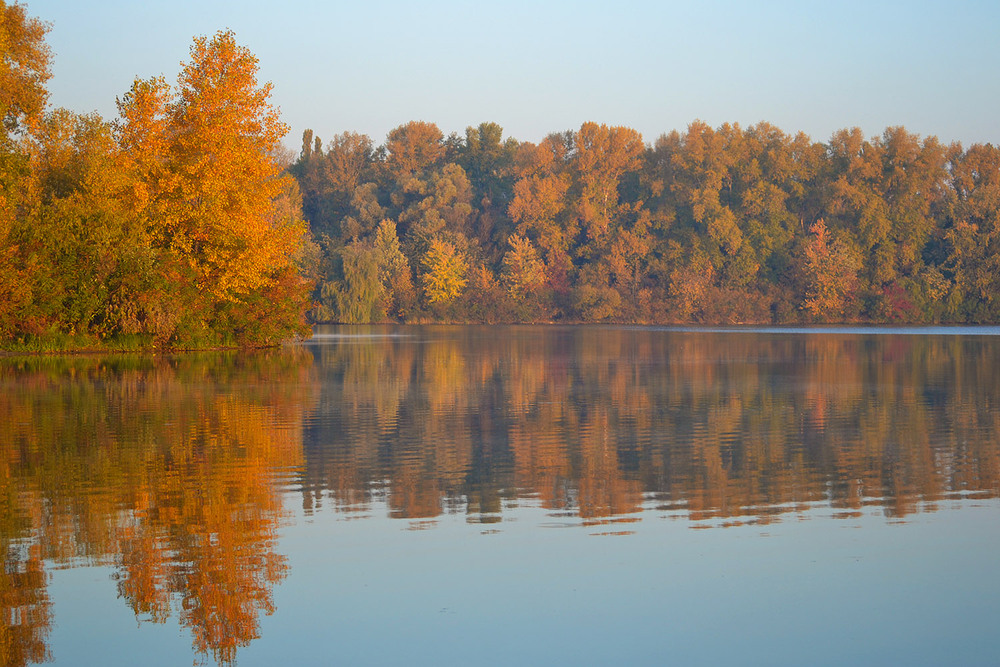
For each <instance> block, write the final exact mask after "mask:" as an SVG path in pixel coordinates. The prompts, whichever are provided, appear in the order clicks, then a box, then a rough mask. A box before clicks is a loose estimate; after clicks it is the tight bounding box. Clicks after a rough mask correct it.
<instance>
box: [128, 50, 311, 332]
mask: <svg viewBox="0 0 1000 667" xmlns="http://www.w3.org/2000/svg"><path fill="white" fill-rule="evenodd" d="M257 67H258V66H257V58H256V57H255V56H254V55H253V54H252V53H251V52H250V51H249V50H248V49H247V48H246V47H243V46H240V45H239V44H237V43H236V38H235V36H234V35H233V33H232V32H230V31H223V32H219V33H217V34H216V35H215V36H214V37H212V38H211V39H209V38H206V37H199V38H196V39H195V40H194V44H193V45H192V47H191V61H190V62H189V63H188V64H186V65H185V66H184V68H183V70H182V71H181V73H180V76H179V77H178V87H177V90H176V91H171V90H169V88H168V87H167V85H166V83H165V82H164V81H163V79H151V80H148V81H136V83H135V84H134V85H133V87H132V90H131V91H130V92H129V94H127V95H126V96H125V97H124V98H123V99H121V100H119V111H120V113H121V116H122V123H121V128H120V140H121V142H122V145H123V146H124V147H125V148H126V151H127V153H128V154H129V155H130V156H131V157H132V161H133V162H132V166H133V169H134V171H135V175H136V177H137V178H136V180H137V181H138V183H139V184H140V185H139V186H138V187H137V188H136V189H135V197H134V201H133V204H134V206H135V208H136V209H137V212H138V213H139V214H140V215H143V216H144V217H145V218H146V219H147V220H148V221H149V224H150V226H151V227H152V229H153V235H154V237H155V239H156V243H157V244H158V246H159V247H160V248H161V249H162V250H164V251H165V252H166V254H167V255H168V258H167V259H168V260H169V261H168V264H169V265H171V266H173V269H172V270H173V271H174V273H175V275H174V276H173V277H174V279H175V280H176V281H178V282H180V283H183V284H184V286H185V287H186V288H187V290H186V293H187V294H188V295H189V296H190V299H188V302H184V300H183V299H182V300H181V301H182V303H180V304H179V306H178V307H179V309H180V310H183V311H184V312H185V313H197V315H196V316H194V317H193V318H189V320H190V321H187V322H184V318H183V317H181V318H180V319H181V324H182V325H183V326H182V327H181V329H180V334H179V336H178V337H184V336H188V337H194V338H203V337H204V338H208V339H212V338H219V337H222V338H227V339H231V340H233V341H234V342H240V343H260V342H272V341H274V340H276V339H278V338H282V337H285V336H287V335H288V334H289V333H298V332H302V331H304V326H305V324H304V319H303V314H304V311H305V305H306V303H305V299H306V289H305V287H306V286H305V285H303V284H302V281H301V280H299V278H298V273H297V270H296V268H295V265H294V259H293V258H294V256H295V254H296V252H297V250H298V249H299V246H300V245H301V244H302V242H303V240H304V233H305V226H304V223H303V222H302V220H301V216H300V215H296V214H294V213H293V214H292V215H289V214H288V212H287V210H285V209H287V207H283V206H280V205H277V204H278V203H279V202H280V200H281V198H282V196H283V194H284V192H285V191H286V190H287V187H286V180H287V179H288V178H290V177H289V176H284V175H282V173H281V172H282V166H281V164H280V162H279V161H278V159H277V158H276V157H275V156H276V155H277V154H278V153H279V152H280V146H281V144H280V142H281V139H282V137H284V135H285V134H286V133H287V131H288V127H287V126H286V125H285V124H284V123H282V122H281V120H280V118H279V115H278V109H277V108H275V107H274V106H272V105H271V103H270V94H271V84H270V83H263V84H261V83H259V82H258V80H257ZM276 306H280V307H276Z"/></svg>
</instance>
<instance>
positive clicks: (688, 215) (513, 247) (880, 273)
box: [291, 121, 1000, 324]
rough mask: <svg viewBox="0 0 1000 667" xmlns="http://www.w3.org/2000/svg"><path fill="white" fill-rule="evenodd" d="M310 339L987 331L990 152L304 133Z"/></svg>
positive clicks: (894, 137)
mask: <svg viewBox="0 0 1000 667" xmlns="http://www.w3.org/2000/svg"><path fill="white" fill-rule="evenodd" d="M291 173H292V174H293V175H294V176H295V177H296V179H297V180H298V183H299V187H300V189H301V191H302V197H303V203H304V209H303V210H304V215H305V218H306V219H307V220H308V222H309V225H310V228H311V230H312V233H313V237H314V239H315V241H316V243H317V246H318V253H317V255H318V260H319V261H318V270H317V273H316V276H315V277H316V280H317V286H318V289H317V291H316V293H315V300H316V303H317V305H316V308H315V309H314V311H313V317H314V318H315V319H316V320H319V321H328V320H329V321H337V322H375V321H384V320H398V321H411V320H425V321H426V320H431V321H433V320H450V321H486V322H495V321H581V322H600V321H612V322H663V323H733V324H735V323H812V322H823V323H832V322H908V323H937V322H955V323H958V322H961V323H973V322H996V321H997V320H998V317H1000V299H998V296H1000V264H998V257H1000V255H998V252H997V251H998V250H1000V245H998V241H1000V235H998V234H1000V226H998V219H1000V218H998V213H1000V151H998V149H997V148H995V147H994V146H992V145H974V146H972V147H971V148H969V149H968V150H964V149H963V148H962V147H961V145H959V144H951V145H945V144H942V143H941V142H939V141H938V140H937V139H936V138H935V137H927V138H921V137H919V136H917V135H915V134H912V133H910V132H908V131H906V130H905V129H904V128H902V127H891V128H888V129H886V130H885V132H884V133H883V134H882V135H880V136H877V137H873V138H865V137H864V136H863V134H862V132H861V131H860V130H859V129H857V128H855V129H851V130H841V131H838V132H836V133H835V134H834V135H833V136H832V137H831V138H830V140H829V141H828V142H826V143H820V142H815V141H812V140H811V139H810V138H809V137H807V136H806V135H805V134H802V133H799V134H796V135H794V136H792V135H789V134H786V133H785V132H783V131H782V130H780V129H778V128H776V127H774V126H772V125H770V124H768V123H759V124H757V125H754V126H751V127H748V128H742V127H740V126H739V125H736V124H725V125H722V126H721V127H719V128H712V127H710V126H708V125H707V124H705V123H703V122H701V121H695V122H693V123H692V124H690V125H689V126H688V128H687V129H686V131H684V132H678V131H674V132H671V133H669V134H665V135H663V136H661V137H660V138H659V139H658V140H657V141H656V142H655V143H654V144H652V145H649V144H646V143H644V141H643V138H642V136H641V135H640V134H639V133H638V132H636V131H635V130H633V129H630V128H628V127H609V126H607V125H599V124H596V123H584V124H583V125H582V126H581V127H580V128H579V130H576V131H569V132H563V133H556V134H551V135H549V136H547V137H546V138H545V139H544V140H542V141H541V142H540V143H538V144H534V143H531V142H520V141H517V140H515V139H512V138H506V139H505V138H504V137H503V134H502V129H501V127H500V126H499V125H497V124H495V123H483V124H481V125H479V126H478V127H470V128H468V129H467V130H466V132H465V136H464V137H461V136H458V135H455V134H453V135H451V136H448V137H445V136H444V135H443V133H442V132H441V131H440V130H439V129H438V127H437V126H436V125H434V124H432V123H427V122H419V121H417V122H410V123H407V124H405V125H402V126H400V127H397V128H396V129H394V130H392V131H391V132H390V133H389V134H388V136H387V138H386V141H385V142H384V144H382V145H380V146H376V145H375V144H374V143H373V142H372V140H371V139H370V138H368V137H367V136H364V135H359V134H355V133H350V132H348V133H344V134H340V135H337V136H335V137H334V138H333V139H332V140H331V141H329V142H327V143H326V144H324V142H322V141H321V140H320V139H319V138H317V137H314V136H313V133H312V132H311V131H308V130H307V131H306V132H305V134H304V136H303V145H302V150H301V153H300V155H299V158H298V160H297V161H296V163H295V164H294V165H293V166H292V168H291Z"/></svg>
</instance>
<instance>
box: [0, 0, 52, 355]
mask: <svg viewBox="0 0 1000 667" xmlns="http://www.w3.org/2000/svg"><path fill="white" fill-rule="evenodd" d="M47 31H48V26H47V25H46V24H45V23H43V22H42V21H39V20H38V19H36V18H33V17H30V16H28V15H27V13H26V11H25V8H24V6H23V5H20V4H16V3H15V4H7V2H5V1H2V0H0V124H2V128H0V338H5V337H8V336H10V335H12V334H13V332H14V330H15V329H16V328H18V322H19V321H21V320H22V318H23V314H24V312H23V309H24V308H26V307H27V306H28V305H29V304H30V303H31V299H32V291H31V283H32V273H33V268H32V267H31V266H30V261H27V260H26V255H27V252H28V251H27V250H26V248H25V247H23V246H22V245H20V244H19V243H18V241H17V240H16V239H14V238H12V237H11V233H12V231H13V228H14V226H15V222H16V210H17V206H18V204H19V203H20V201H21V200H22V198H23V196H24V193H23V191H22V187H21V186H22V184H23V183H24V181H25V179H26V178H27V175H28V162H27V156H26V155H25V154H24V151H23V150H22V149H21V148H20V147H18V146H17V144H16V139H17V138H18V137H19V136H20V135H22V134H23V133H24V131H25V129H26V128H27V127H28V126H31V125H33V124H34V123H35V122H36V121H37V120H38V119H39V118H40V117H41V114H42V111H43V109H44V108H45V103H46V100H47V98H48V91H47V90H46V88H45V84H46V82H47V81H48V79H49V77H50V76H51V70H50V63H51V58H52V54H51V51H50V50H49V47H48V45H47V44H46V43H45V33H46V32H47Z"/></svg>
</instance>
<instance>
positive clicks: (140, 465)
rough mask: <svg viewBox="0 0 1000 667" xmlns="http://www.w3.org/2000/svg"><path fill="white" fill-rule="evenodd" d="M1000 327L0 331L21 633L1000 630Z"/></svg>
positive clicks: (616, 642) (286, 649)
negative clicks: (229, 339)
mask: <svg viewBox="0 0 1000 667" xmlns="http://www.w3.org/2000/svg"><path fill="white" fill-rule="evenodd" d="M998 498H1000V330H998V329H995V328H976V329H934V330H926V329H919V330H916V329H899V330H892V329H883V330H877V331H868V330H861V329H830V330H808V329H803V330H783V329H764V330H755V331H749V330H743V331H727V330H711V331H709V330H684V329H662V328H661V329H655V328H634V327H633V328H628V327H617V328H616V327H607V328H599V327H565V328H559V327H454V328H452V327H426V328H421V327H396V328H389V327H353V328H349V327H339V328H333V327H330V328H323V329H320V330H318V331H317V335H316V337H315V338H314V339H313V340H311V341H310V342H308V343H306V344H304V345H301V346H297V347H290V348H286V349H283V350H279V351H270V352H264V353H253V354H247V353H241V354H236V353H219V354H201V355H184V356H176V357H162V358H155V359H150V358H129V357H114V358H111V357H109V358H104V357H74V358H59V359H54V358H36V359H28V360H18V359H6V360H0V548H2V553H3V555H4V568H3V570H2V571H0V651H2V654H0V658H2V663H0V664H3V665H26V664H34V663H40V662H49V661H50V662H54V663H55V664H57V665H135V664H143V665H182V664H191V663H192V662H195V663H205V664H216V663H218V664H238V665H244V666H245V665H274V664H302V665H312V664H317V665H330V664H342V665H364V664H369V665H391V664H400V665H402V664H406V665H412V664H432V665H469V664H483V665H500V664H504V665H510V664H550V665H551V664H584V665H606V664H649V665H662V664H677V665H691V664H704V665H718V664H760V665H776V664H787V665H802V664H811V665H843V664H846V663H853V664H874V665H877V664H907V665H921V664H924V665H940V664H967V665H996V664H998V663H1000V634H998V633H997V631H996V628H997V627H1000V575H998V570H997V563H998V554H1000V500H998Z"/></svg>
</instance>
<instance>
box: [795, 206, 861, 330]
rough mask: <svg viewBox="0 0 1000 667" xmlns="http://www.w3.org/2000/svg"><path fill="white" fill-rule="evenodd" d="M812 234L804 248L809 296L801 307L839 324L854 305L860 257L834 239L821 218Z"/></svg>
mask: <svg viewBox="0 0 1000 667" xmlns="http://www.w3.org/2000/svg"><path fill="white" fill-rule="evenodd" d="M809 233H810V234H811V238H810V239H809V241H808V242H807V243H806V245H805V248H804V249H803V258H804V262H805V265H804V267H803V270H804V272H805V276H806V295H805V300H804V301H803V303H802V307H803V308H804V309H805V310H806V311H807V312H808V313H809V314H811V315H812V316H813V317H815V318H817V319H820V320H825V321H830V320H832V321H840V320H841V319H843V317H844V315H845V312H846V311H847V310H848V309H849V307H850V306H852V305H853V304H852V301H851V297H852V296H853V294H854V291H855V290H856V289H857V285H858V271H859V270H860V268H861V257H860V255H859V253H858V252H857V251H856V250H854V249H853V248H851V247H850V246H849V245H848V244H846V243H844V242H843V241H842V240H840V239H836V238H831V235H830V233H829V230H827V228H826V223H824V222H823V220H822V219H821V220H817V221H816V222H814V223H813V224H812V226H811V227H809Z"/></svg>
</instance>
